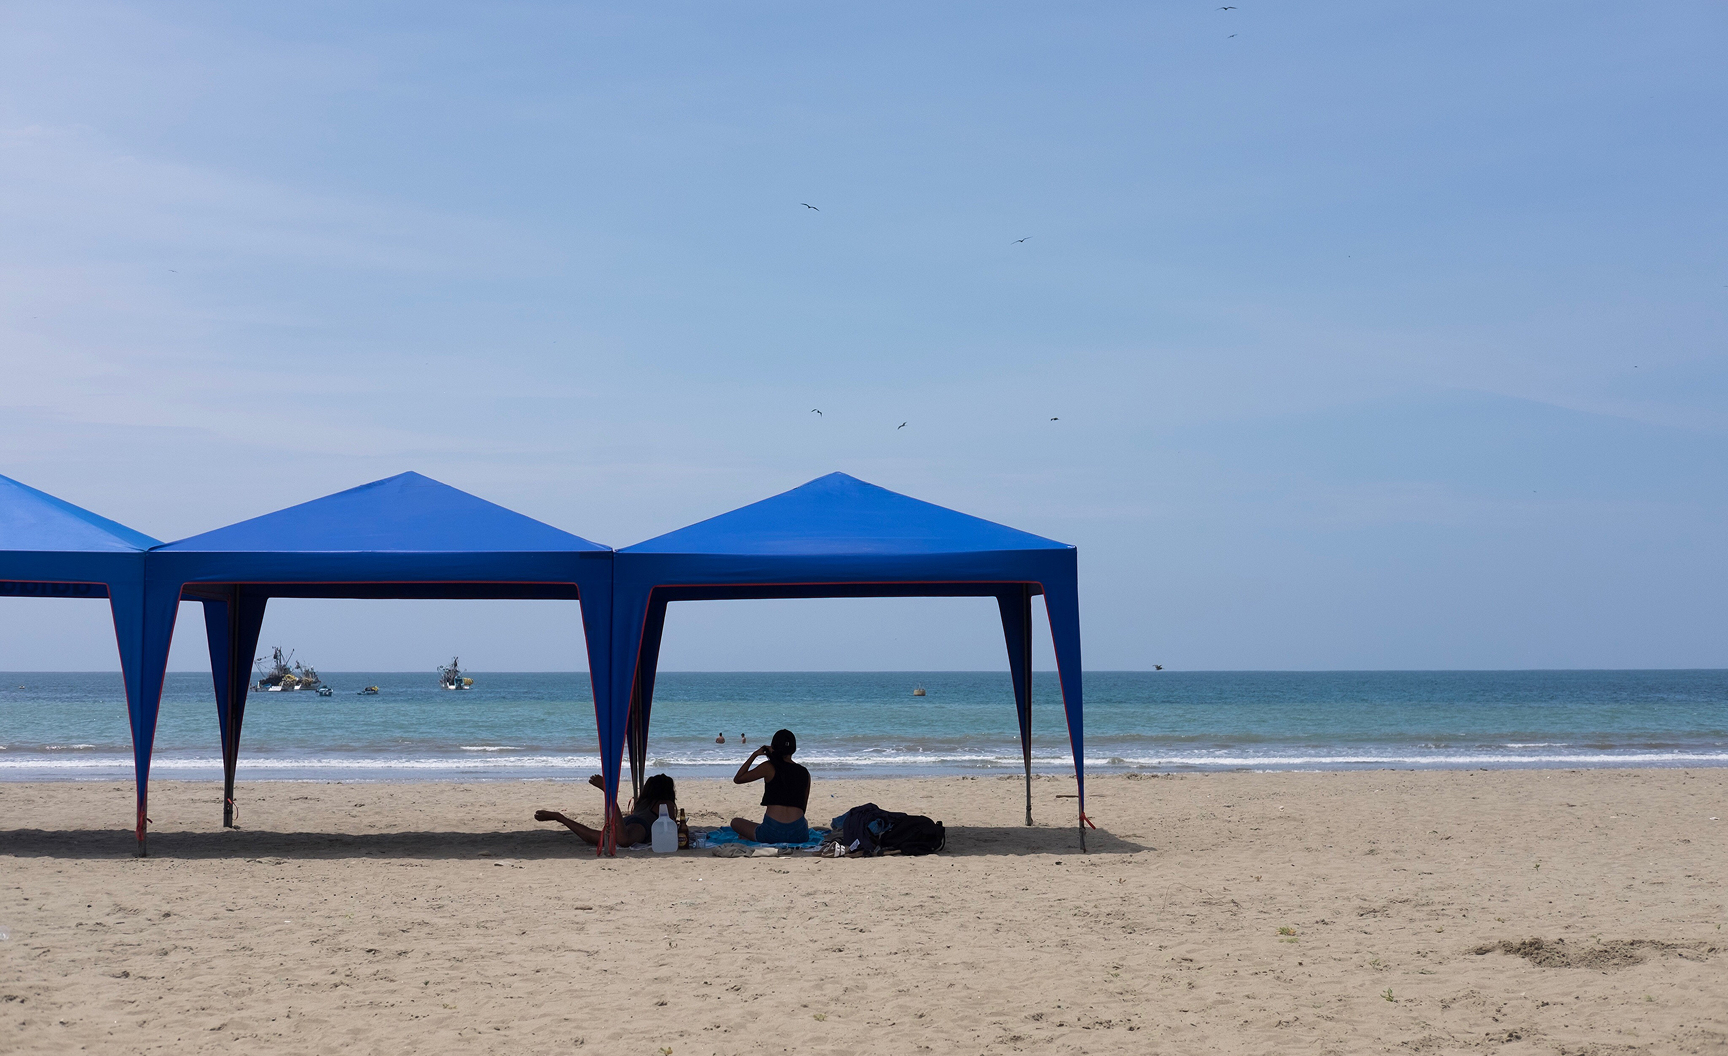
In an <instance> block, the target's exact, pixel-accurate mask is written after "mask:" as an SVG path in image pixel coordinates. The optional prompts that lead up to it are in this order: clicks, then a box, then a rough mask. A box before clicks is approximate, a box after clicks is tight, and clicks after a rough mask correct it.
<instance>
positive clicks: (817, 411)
mask: <svg viewBox="0 0 1728 1056" xmlns="http://www.w3.org/2000/svg"><path fill="white" fill-rule="evenodd" d="M810 413H811V414H814V415H815V416H817V417H818V418H822V417H826V416H825V415H823V413H822V412H821V411H819V410H817V409H816V408H814V407H812V408H810Z"/></svg>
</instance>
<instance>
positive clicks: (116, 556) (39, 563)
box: [0, 477, 163, 838]
mask: <svg viewBox="0 0 1728 1056" xmlns="http://www.w3.org/2000/svg"><path fill="white" fill-rule="evenodd" d="M155 545H156V540H154V539H152V538H150V537H149V536H147V535H145V534H143V533H142V532H135V531H133V530H132V529H130V528H128V527H126V526H125V525H123V524H116V523H115V522H113V521H110V520H109V519H108V518H106V517H98V516H97V515H96V514H94V513H91V512H90V511H89V510H86V509H83V508H82V507H78V506H74V505H72V504H71V503H69V502H66V501H64V500H63V499H57V498H55V497H54V496H52V495H49V494H48V493H47V492H42V491H37V490H36V489H35V488H32V487H29V486H28V485H25V484H20V483H18V482H17V481H16V480H13V479H12V478H11V477H0V597H34V598H107V599H108V605H109V609H110V610H111V611H112V612H113V614H114V636H115V639H116V641H117V643H118V644H119V647H120V671H121V679H122V681H123V682H124V683H125V686H126V710H127V713H128V716H129V718H130V719H131V724H132V753H133V758H134V760H135V762H136V764H137V768H138V774H139V778H138V787H139V793H138V832H139V834H140V838H142V834H143V832H144V793H143V788H144V777H143V775H144V774H145V772H146V771H148V769H149V767H150V745H151V743H152V742H153V741H154V740H155V739H156V709H155V708H154V707H152V708H150V709H148V711H146V709H145V708H144V706H143V705H144V701H146V700H154V699H158V698H160V697H161V695H162V671H163V665H162V664H152V663H150V662H149V658H148V657H147V656H146V655H145V649H144V551H146V550H148V549H149V548H150V547H152V546H155Z"/></svg>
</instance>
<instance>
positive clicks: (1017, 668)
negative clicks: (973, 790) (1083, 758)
mask: <svg viewBox="0 0 1728 1056" xmlns="http://www.w3.org/2000/svg"><path fill="white" fill-rule="evenodd" d="M996 604H997V606H998V607H999V608H1000V609H1001V612H1002V636H1003V639H1004V640H1005V641H1006V642H1007V645H1008V675H1009V678H1010V679H1011V680H1012V681H1013V683H1014V710H1015V711H1016V712H1018V713H1019V718H1020V760H1021V762H1022V764H1023V765H1024V766H1025V768H1026V824H1028V825H1030V824H1032V588H1031V586H1030V585H1029V584H1026V583H1022V584H1019V586H1018V587H1017V588H1016V589H1014V590H1012V591H1004V592H1003V593H1000V594H998V595H996Z"/></svg>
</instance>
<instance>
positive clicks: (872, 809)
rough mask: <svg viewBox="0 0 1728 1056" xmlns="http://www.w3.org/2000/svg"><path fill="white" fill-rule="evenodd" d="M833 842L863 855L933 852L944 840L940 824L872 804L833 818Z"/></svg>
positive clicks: (854, 808)
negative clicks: (835, 837)
mask: <svg viewBox="0 0 1728 1056" xmlns="http://www.w3.org/2000/svg"><path fill="white" fill-rule="evenodd" d="M833 828H834V831H835V832H836V833H838V834H839V839H838V840H837V841H836V842H838V843H840V844H841V845H842V846H844V847H845V848H846V849H847V851H849V852H852V851H862V852H863V853H865V854H867V855H876V854H882V853H884V852H887V851H898V852H900V853H901V854H907V855H920V854H934V853H935V852H937V851H940V850H941V849H942V846H943V844H944V843H946V842H947V838H948V837H947V833H945V832H944V831H943V829H942V823H941V822H939V821H931V820H930V819H929V818H927V817H925V816H924V815H922V814H901V813H899V812H898V811H892V810H883V809H882V808H881V807H878V806H877V805H876V804H874V803H865V804H863V805H862V806H857V807H853V808H852V809H851V810H848V811H847V812H846V813H844V814H842V815H840V816H839V817H838V818H835V819H834V825H833Z"/></svg>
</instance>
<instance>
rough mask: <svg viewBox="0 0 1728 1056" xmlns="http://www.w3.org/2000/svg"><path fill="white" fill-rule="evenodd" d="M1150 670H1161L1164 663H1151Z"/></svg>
mask: <svg viewBox="0 0 1728 1056" xmlns="http://www.w3.org/2000/svg"><path fill="white" fill-rule="evenodd" d="M1152 670H1154V671H1162V670H1164V665H1163V664H1153V665H1152Z"/></svg>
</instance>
